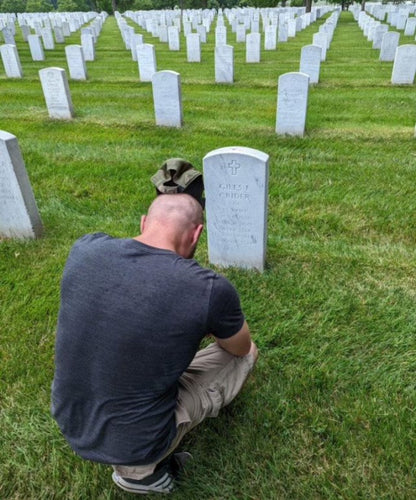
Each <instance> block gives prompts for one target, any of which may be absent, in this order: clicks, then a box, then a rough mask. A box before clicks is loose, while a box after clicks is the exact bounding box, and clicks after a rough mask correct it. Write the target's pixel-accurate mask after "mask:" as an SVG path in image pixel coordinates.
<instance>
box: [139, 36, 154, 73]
mask: <svg viewBox="0 0 416 500" xmlns="http://www.w3.org/2000/svg"><path fill="white" fill-rule="evenodd" d="M137 62H138V65H139V78H140V81H141V82H151V81H152V76H153V75H154V74H155V73H156V71H157V70H156V52H155V46H154V45H151V44H149V43H144V44H143V45H138V46H137Z"/></svg>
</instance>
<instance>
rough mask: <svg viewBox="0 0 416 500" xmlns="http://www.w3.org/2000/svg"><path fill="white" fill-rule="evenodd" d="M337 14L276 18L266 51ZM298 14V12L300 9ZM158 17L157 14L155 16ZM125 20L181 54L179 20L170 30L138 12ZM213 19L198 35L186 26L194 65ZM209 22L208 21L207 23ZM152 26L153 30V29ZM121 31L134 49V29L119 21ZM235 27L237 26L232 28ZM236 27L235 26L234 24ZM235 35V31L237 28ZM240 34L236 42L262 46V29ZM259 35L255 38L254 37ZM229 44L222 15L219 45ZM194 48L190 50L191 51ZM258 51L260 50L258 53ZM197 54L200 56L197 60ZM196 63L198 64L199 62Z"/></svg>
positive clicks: (267, 31)
mask: <svg viewBox="0 0 416 500" xmlns="http://www.w3.org/2000/svg"><path fill="white" fill-rule="evenodd" d="M330 10H333V7H328V8H326V9H317V8H314V9H313V10H312V12H311V13H308V14H302V15H301V16H300V17H296V18H291V17H290V14H285V16H283V15H282V17H281V18H279V17H275V18H273V20H275V21H276V23H269V21H268V20H269V18H267V20H266V22H265V23H263V31H264V38H265V41H264V48H265V50H275V49H276V45H277V42H278V41H279V42H287V41H288V38H290V37H295V36H296V34H297V33H298V32H299V31H302V30H303V29H305V28H307V27H308V26H309V25H310V24H311V23H313V22H315V21H316V20H317V19H318V18H320V17H322V16H323V15H324V14H326V13H327V12H328V11H330ZM296 11H298V9H296ZM153 15H154V14H153ZM160 15H161V16H164V17H162V19H166V13H163V14H160ZM124 16H125V17H127V18H130V19H131V20H133V21H134V22H136V23H137V24H139V25H140V26H141V27H142V28H143V26H144V29H145V30H146V31H147V32H149V33H150V34H151V35H152V36H153V37H157V38H159V41H160V42H166V43H168V45H169V49H170V50H176V51H178V50H180V37H179V33H180V31H181V22H180V18H175V20H176V21H177V22H176V23H175V24H173V25H172V26H167V24H159V23H158V21H155V20H154V17H151V18H150V19H147V23H145V24H144V23H143V22H142V20H141V19H138V17H139V16H138V15H137V14H136V13H135V12H131V11H128V12H125V13H124ZM212 20H213V19H212V16H211V12H210V17H209V19H208V22H206V23H205V24H196V33H194V32H192V25H191V23H188V25H189V28H188V29H187V24H186V22H184V23H183V24H184V26H183V28H184V35H185V37H186V40H187V48H188V54H192V55H191V57H190V58H191V61H188V62H199V61H200V44H201V43H206V42H207V33H208V32H209V30H210V25H211V22H212ZM203 21H205V19H203ZM278 21H279V22H278ZM257 22H258V21H257ZM149 23H150V26H149ZM119 26H120V30H121V32H122V37H123V40H124V41H125V44H126V48H127V49H129V48H130V47H131V42H130V40H131V38H132V37H134V34H135V33H134V28H133V27H131V26H129V25H128V24H127V23H126V22H125V21H124V20H120V21H119ZM232 26H233V25H232ZM234 26H235V24H234ZM233 31H234V28H233ZM235 32H236V42H237V43H240V42H241V43H244V42H247V37H249V38H250V41H249V43H253V40H255V42H254V44H256V45H257V44H259V43H258V42H257V40H258V39H259V36H258V35H259V34H260V30H259V27H258V25H256V26H252V25H251V32H250V33H247V27H246V24H237V25H236V27H235ZM253 34H256V35H255V36H251V35H253ZM226 44H227V28H226V26H225V25H224V18H223V16H222V15H218V17H217V25H216V28H215V45H216V46H218V45H226ZM190 46H191V47H192V49H191V50H189V47H190ZM256 51H257V49H256ZM194 54H198V55H197V56H195V55H194ZM195 59H196V61H195Z"/></svg>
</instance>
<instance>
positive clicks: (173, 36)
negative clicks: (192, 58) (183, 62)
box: [168, 26, 181, 51]
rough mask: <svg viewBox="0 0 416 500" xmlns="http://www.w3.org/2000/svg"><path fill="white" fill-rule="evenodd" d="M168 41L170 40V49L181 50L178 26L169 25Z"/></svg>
mask: <svg viewBox="0 0 416 500" xmlns="http://www.w3.org/2000/svg"><path fill="white" fill-rule="evenodd" d="M168 41H169V50H175V51H176V50H181V43H180V38H179V29H178V28H177V27H176V26H169V28H168Z"/></svg>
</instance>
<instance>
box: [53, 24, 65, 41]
mask: <svg viewBox="0 0 416 500" xmlns="http://www.w3.org/2000/svg"><path fill="white" fill-rule="evenodd" d="M53 31H54V33H55V40H56V43H65V37H64V31H63V29H62V26H55V28H54V30H53Z"/></svg>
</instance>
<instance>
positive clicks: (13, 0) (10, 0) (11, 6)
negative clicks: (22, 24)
mask: <svg viewBox="0 0 416 500" xmlns="http://www.w3.org/2000/svg"><path fill="white" fill-rule="evenodd" d="M25 11H26V0H3V2H2V3H1V5H0V12H25Z"/></svg>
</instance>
